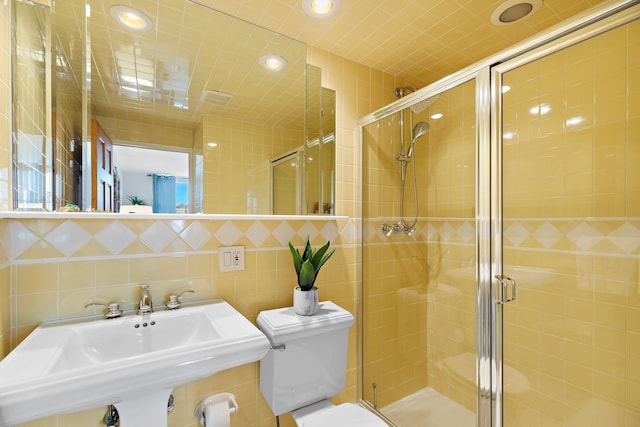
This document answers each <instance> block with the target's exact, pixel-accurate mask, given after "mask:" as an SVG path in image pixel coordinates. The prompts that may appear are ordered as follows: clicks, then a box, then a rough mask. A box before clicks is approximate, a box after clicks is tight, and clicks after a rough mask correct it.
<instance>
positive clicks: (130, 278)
mask: <svg viewBox="0 0 640 427" xmlns="http://www.w3.org/2000/svg"><path fill="white" fill-rule="evenodd" d="M65 218H66V219H67V220H64V219H55V218H50V219H23V220H20V219H13V220H3V222H2V225H3V227H2V229H1V230H2V232H3V235H2V241H7V240H9V241H12V242H13V243H14V245H13V248H12V249H10V251H12V252H11V255H10V256H11V266H10V269H11V274H10V276H11V280H10V281H9V280H7V281H4V280H3V281H2V282H0V283H1V285H0V290H2V291H4V288H5V287H7V288H8V286H9V282H10V283H11V286H12V289H13V291H12V293H11V296H10V298H7V297H4V298H0V308H2V311H1V313H2V317H0V321H2V323H1V324H0V326H2V328H0V331H3V330H4V331H6V326H5V325H7V324H10V325H11V335H12V346H15V345H17V343H19V342H20V341H21V340H22V339H23V338H24V337H25V336H26V335H27V334H28V333H29V332H30V331H32V330H33V328H35V327H36V326H37V325H38V324H39V323H41V322H42V321H46V320H54V319H62V318H69V317H76V316H85V315H88V314H93V313H100V309H94V308H89V309H85V308H84V304H85V303H86V302H87V301H88V300H90V299H102V300H113V301H118V302H119V303H120V304H121V305H122V306H123V307H124V308H125V309H132V307H133V305H134V303H135V301H136V299H137V297H138V295H139V285H140V284H141V283H142V282H146V283H148V284H149V285H150V288H151V294H152V297H153V300H154V303H155V305H162V304H163V303H164V302H165V301H166V298H167V295H168V294H169V293H170V292H171V291H174V290H176V289H179V288H183V287H185V286H188V287H190V288H192V289H194V290H195V292H196V293H195V294H194V295H191V294H189V295H187V297H186V300H187V301H189V300H190V301H194V300H205V299H208V298H223V299H225V300H227V301H228V302H229V303H230V304H232V305H233V306H234V307H235V308H236V309H238V310H239V311H240V312H241V313H242V314H243V315H245V316H246V317H247V318H248V319H250V320H251V321H255V319H256V317H257V315H258V313H259V312H260V311H261V310H265V309H271V308H276V307H284V306H289V305H291V304H292V298H293V297H292V289H293V287H294V286H295V283H296V278H295V271H294V270H293V267H292V262H291V254H290V252H289V250H288V248H287V247H286V242H284V243H283V242H281V241H280V240H278V239H282V237H277V236H280V235H281V234H280V232H279V231H277V230H280V229H282V228H283V227H285V228H287V229H289V227H290V230H291V233H293V236H292V237H291V241H292V243H294V244H295V245H296V246H302V245H303V243H304V237H305V236H306V235H303V236H302V237H301V233H305V232H308V233H310V235H311V241H312V244H313V245H314V246H319V245H321V244H323V243H324V242H326V239H327V238H326V237H323V235H328V236H330V237H333V239H332V246H334V247H336V253H335V254H334V256H333V257H332V259H331V261H330V262H329V263H327V264H326V265H325V267H324V268H323V271H322V272H321V273H320V276H319V278H318V282H317V285H318V287H319V289H320V294H321V299H322V300H332V301H334V302H336V303H337V304H339V305H341V306H342V307H344V308H345V309H347V310H349V311H351V312H352V313H354V314H357V310H356V308H357V304H356V301H357V299H356V295H357V288H358V282H357V274H356V270H357V261H356V257H355V253H356V244H357V242H356V241H355V240H354V238H355V237H354V236H355V234H354V231H353V229H354V224H353V223H352V222H351V221H349V220H346V221H345V220H341V221H337V220H332V219H329V220H326V219H316V220H312V219H310V220H306V219H302V220H289V221H283V220H281V219H275V218H274V219H263V220H249V219H246V220H243V219H235V220H232V221H226V220H220V219H202V218H201V217H198V218H194V219H191V218H190V219H180V220H161V221H156V220H135V219H123V218H122V217H120V218H118V217H117V216H116V217H101V218H100V219H91V218H87V217H86V215H85V216H84V217H83V218H82V219H76V220H73V219H71V220H68V219H69V218H70V216H68V215H67V216H66V217H65ZM123 226H124V227H125V228H126V229H127V230H129V231H127V232H125V234H126V235H130V234H131V235H132V236H135V237H133V238H132V239H131V241H130V243H129V244H128V245H127V246H125V247H120V246H117V245H116V246H113V245H110V244H104V243H102V242H104V239H103V238H104V234H101V233H102V232H103V231H104V230H113V228H110V227H118V229H119V230H120V231H121V232H123V228H122V227H123ZM60 227H62V228H60ZM151 227H154V228H155V229H156V230H157V227H161V228H162V229H163V230H164V232H163V233H160V234H163V235H164V234H166V233H167V232H168V233H169V234H170V235H171V236H172V237H171V238H169V239H167V240H165V241H163V242H162V243H161V244H160V243H158V241H157V235H156V237H154V236H153V235H150V234H148V233H149V232H148V231H147V230H149V229H150V228H151ZM258 228H259V229H260V231H259V232H257V231H256V230H257V229H258ZM60 230H64V233H65V234H66V235H68V236H69V237H70V238H71V240H73V241H76V242H81V245H80V244H79V245H78V246H79V247H77V248H76V247H74V249H70V250H67V247H66V246H65V243H62V242H59V241H57V240H56V239H55V236H56V233H58V232H59V231H60ZM193 230H197V232H198V233H197V234H198V235H199V236H203V235H206V236H209V239H206V240H204V241H200V240H199V239H195V238H194V234H189V233H190V232H192V231H193ZM302 230H304V231H302ZM111 232H113V231H111ZM265 234H266V235H267V236H268V237H266V238H264V237H263V238H259V236H264V235H265ZM229 236H237V237H235V238H234V240H233V241H231V240H229V239H231V237H229ZM220 239H221V240H220ZM25 240H26V241H28V242H30V246H29V247H24V246H22V245H21V244H20V243H17V241H25ZM223 241H224V242H225V243H224V244H227V245H231V244H233V245H242V246H245V255H246V260H245V263H246V269H245V270H244V271H240V272H230V273H220V272H219V269H218V262H219V261H218V248H219V247H220V246H222V245H223V243H222V242H223ZM194 246H196V247H197V249H194ZM5 264H8V263H6V262H5ZM0 275H1V276H0V277H1V278H7V279H8V278H9V267H8V266H5V267H1V268H0ZM3 293H4V294H5V295H6V294H8V291H4V292H3ZM9 306H10V308H11V310H9V309H8V308H9ZM7 313H11V319H10V323H8V322H7V320H8V319H7ZM350 332H351V333H350V342H349V348H350V353H349V359H348V382H347V387H346V388H345V390H344V392H343V393H342V394H341V395H340V396H338V397H337V399H336V400H337V401H344V400H349V401H354V400H355V393H356V384H355V381H356V362H357V360H356V347H357V342H356V335H357V334H356V329H355V327H354V328H352V329H351V331H350ZM0 336H1V337H2V340H0V343H3V342H4V343H6V334H5V333H2V334H0ZM7 344H8V343H7ZM7 344H5V345H7ZM1 348H2V347H0V349H1ZM258 378H259V371H258V364H251V365H247V366H243V367H239V368H237V369H232V370H228V371H225V372H221V373H219V374H217V375H215V376H213V377H211V378H207V379H204V380H201V381H196V382H193V383H190V384H187V385H184V386H181V387H178V388H176V390H175V392H174V396H175V398H176V410H175V411H174V413H172V414H171V415H170V416H169V420H170V422H169V425H171V426H191V425H195V419H194V418H193V414H192V411H193V408H194V407H195V405H196V404H197V403H198V402H199V401H200V400H201V399H202V398H204V397H206V396H208V395H210V394H213V393H215V392H219V391H230V392H233V393H235V394H236V397H237V399H238V403H239V405H240V407H241V408H242V410H241V411H240V412H239V413H238V414H237V415H234V417H233V418H234V419H235V421H234V424H233V425H238V426H265V427H266V426H271V425H273V423H274V419H273V415H272V414H271V412H270V410H269V408H268V406H267V405H266V403H265V402H264V400H263V398H262V395H261V393H260V391H259V388H258ZM103 412H104V410H103V409H101V410H95V411H87V412H83V413H80V414H74V415H65V416H60V417H51V418H48V419H45V420H40V421H34V422H32V423H27V424H25V425H30V426H35V425H41V424H42V423H56V422H58V423H64V424H65V425H78V426H80V425H82V426H86V425H96V426H97V425H99V424H98V423H99V420H100V419H101V417H102V413H103ZM287 420H288V417H283V423H284V425H290V424H286V423H287V422H290V420H289V421H287Z"/></svg>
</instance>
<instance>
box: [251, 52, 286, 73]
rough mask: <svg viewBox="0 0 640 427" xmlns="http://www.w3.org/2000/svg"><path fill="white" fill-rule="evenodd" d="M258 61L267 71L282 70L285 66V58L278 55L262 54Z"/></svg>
mask: <svg viewBox="0 0 640 427" xmlns="http://www.w3.org/2000/svg"><path fill="white" fill-rule="evenodd" d="M258 62H259V63H260V66H261V67H262V68H264V69H265V70H267V71H282V70H284V69H285V68H287V60H286V59H284V58H283V57H282V56H279V55H264V56H262V57H260V59H259V60H258Z"/></svg>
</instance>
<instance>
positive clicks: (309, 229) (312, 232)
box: [298, 221, 318, 242]
mask: <svg viewBox="0 0 640 427" xmlns="http://www.w3.org/2000/svg"><path fill="white" fill-rule="evenodd" d="M317 235H318V229H317V228H316V227H315V226H314V225H313V224H312V223H311V221H307V222H305V223H304V225H303V226H302V227H300V230H298V236H300V237H302V239H306V237H307V236H309V241H310V242H312V241H313V239H315V238H316V236H317Z"/></svg>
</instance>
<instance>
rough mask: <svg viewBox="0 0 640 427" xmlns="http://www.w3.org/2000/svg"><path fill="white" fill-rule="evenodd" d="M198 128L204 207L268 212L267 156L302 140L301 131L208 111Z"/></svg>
mask: <svg viewBox="0 0 640 427" xmlns="http://www.w3.org/2000/svg"><path fill="white" fill-rule="evenodd" d="M202 133H203V135H202V138H203V139H202V147H203V148H202V150H203V153H204V201H203V204H204V211H205V212H207V213H229V212H232V213H237V214H267V215H268V214H270V213H271V187H270V183H271V169H270V166H271V159H272V158H274V157H276V156H278V155H281V154H284V153H287V152H289V151H291V150H293V149H295V148H297V147H300V146H302V145H304V132H303V131H302V130H294V129H285V128H278V127H275V126H271V125H268V124H260V123H254V122H251V121H240V120H233V119H228V118H224V117H220V116H213V115H208V116H205V117H204V118H203V132H202ZM209 142H215V143H216V144H218V145H217V147H215V148H212V147H209V146H208V145H207V144H208V143H209ZM231 177H233V179H231Z"/></svg>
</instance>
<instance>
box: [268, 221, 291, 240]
mask: <svg viewBox="0 0 640 427" xmlns="http://www.w3.org/2000/svg"><path fill="white" fill-rule="evenodd" d="M295 235H296V231H295V230H294V229H293V228H292V227H291V225H289V223H288V222H286V221H282V222H281V223H280V224H279V225H278V226H277V227H276V229H275V230H273V236H274V237H275V238H276V240H277V241H278V242H280V244H281V245H282V246H286V245H287V243H289V241H291V239H292V238H293V236H295Z"/></svg>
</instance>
